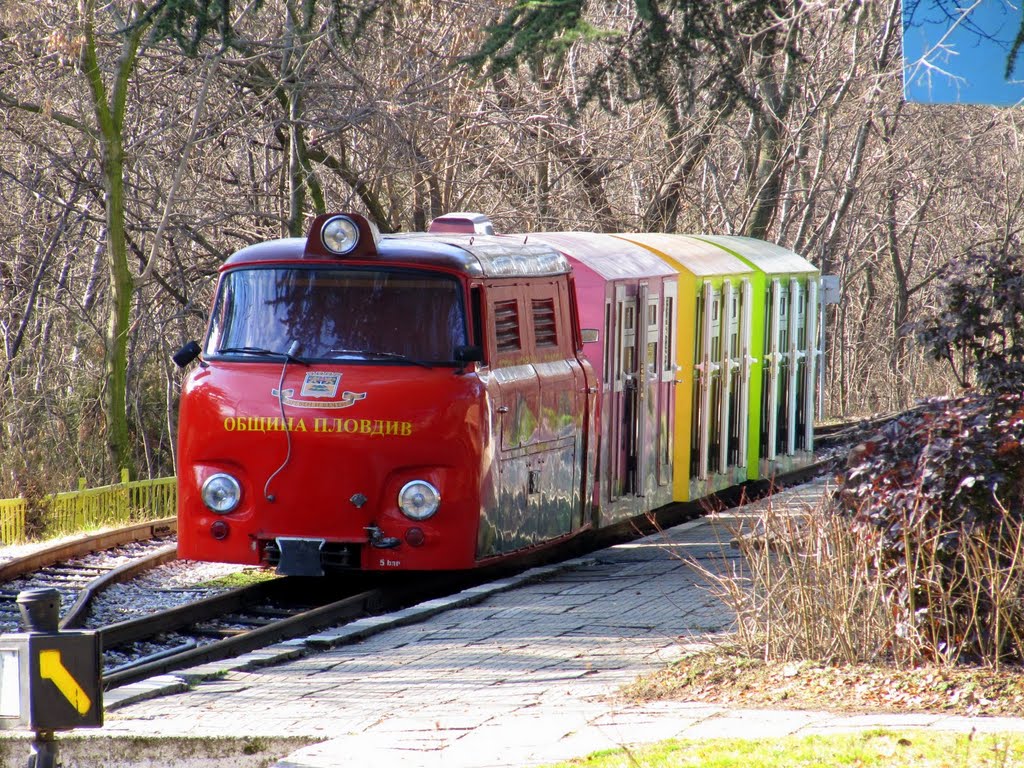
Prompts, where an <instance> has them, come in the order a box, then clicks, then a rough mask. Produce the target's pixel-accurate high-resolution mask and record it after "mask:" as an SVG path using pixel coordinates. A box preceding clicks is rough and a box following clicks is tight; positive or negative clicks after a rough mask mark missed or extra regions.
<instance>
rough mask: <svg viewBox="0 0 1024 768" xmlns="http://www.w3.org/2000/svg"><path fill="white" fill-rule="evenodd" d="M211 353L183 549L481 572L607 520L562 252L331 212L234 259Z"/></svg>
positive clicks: (332, 564) (206, 356) (587, 370)
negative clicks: (389, 229) (596, 496)
mask: <svg viewBox="0 0 1024 768" xmlns="http://www.w3.org/2000/svg"><path fill="white" fill-rule="evenodd" d="M199 352H200V349H199V348H198V346H197V345H192V346H191V347H189V348H188V349H186V350H184V351H183V352H182V353H179V355H178V356H176V361H177V362H178V363H179V364H182V365H183V364H187V363H188V362H189V361H190V359H192V358H194V357H195V355H196V354H198V353H199ZM201 353H202V360H201V363H200V365H199V366H198V367H197V369H196V370H194V371H193V372H192V373H191V374H190V375H189V376H188V378H187V380H186V382H185V384H184V386H183V390H182V396H181V406H180V425H181V426H180V434H179V446H178V463H179V468H180V470H179V500H178V504H179V525H178V553H179V556H180V557H183V558H190V559H196V560H213V561H221V562H234V563H247V564H254V565H256V564H262V565H267V566H274V567H276V568H277V569H278V571H279V572H280V573H282V574H288V575H320V574H323V573H324V572H325V571H331V570H336V569H346V568H355V569H363V570H426V569H460V568H469V567H473V566H475V565H477V564H479V563H481V562H484V561H489V560H493V559H494V558H497V557H500V556H503V555H506V554H508V553H511V552H514V551H517V550H521V549H523V548H525V547H532V546H536V545H538V544H542V543H545V542H550V541H553V540H557V539H559V538H562V537H565V536H569V535H572V534H574V533H575V532H577V531H579V530H580V529H581V528H583V527H585V526H586V525H588V524H589V521H590V519H589V515H588V514H587V511H588V510H589V509H590V508H591V493H592V489H593V487H594V471H595V462H596V449H595V445H594V443H593V440H594V424H593V419H594V413H595V409H596V392H597V387H596V382H595V378H594V372H593V370H592V369H591V366H590V364H589V363H588V362H587V361H586V359H585V358H584V357H583V355H582V342H581V336H580V328H579V321H578V318H577V311H576V301H575V295H574V286H573V275H572V272H571V270H570V267H569V264H568V262H567V260H566V259H565V258H564V257H563V256H562V255H560V254H559V253H558V252H557V251H555V250H553V249H552V248H551V247H549V246H545V245H541V244H533V243H529V242H527V243H523V242H521V241H513V240H511V239H507V238H497V237H493V236H488V235H478V234H444V235H430V236H424V235H419V236H415V235H414V236H388V237H381V236H380V235H379V234H378V232H377V231H376V228H375V227H373V226H372V224H370V222H368V221H367V220H366V219H365V218H363V217H361V216H358V215H355V214H338V215H327V216H320V217H318V218H317V219H316V220H315V221H314V222H313V225H312V229H311V232H310V235H309V237H308V238H306V239H300V238H290V239H284V240H277V241H272V242H267V243H260V244H257V245H253V246H250V247H247V248H244V249H242V250H241V251H239V252H237V253H235V254H234V255H233V256H231V257H230V258H229V259H228V260H227V261H226V262H225V263H224V265H223V267H222V268H221V275H220V282H219V286H218V290H217V296H216V299H215V302H214V306H213V312H212V316H211V320H210V326H209V330H208V333H207V337H206V341H205V344H204V345H203V347H202V349H201Z"/></svg>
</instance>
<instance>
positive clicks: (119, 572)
mask: <svg viewBox="0 0 1024 768" xmlns="http://www.w3.org/2000/svg"><path fill="white" fill-rule="evenodd" d="M177 559H178V545H177V544H169V545H167V546H166V547H162V548H161V549H159V550H157V551H156V552H153V553H152V554H149V555H146V556H145V557H138V558H135V559H134V560H131V561H130V562H127V563H125V564H124V565H120V566H118V567H117V568H114V569H113V570H112V571H108V572H107V573H104V574H102V575H100V576H97V577H96V578H95V579H93V580H92V581H90V582H89V583H88V584H86V585H85V586H84V587H83V588H82V589H81V590H79V592H78V597H77V598H76V599H75V602H74V604H73V605H72V606H71V608H70V610H69V611H68V612H67V613H66V614H65V615H64V618H62V619H61V620H60V629H62V630H63V629H77V628H79V627H81V626H82V624H83V623H84V622H85V618H86V616H88V614H89V607H90V606H91V604H92V601H93V600H94V599H95V598H96V596H97V595H99V594H100V593H101V592H103V591H104V590H105V589H107V588H108V587H110V586H111V585H113V584H120V583H121V582H125V581H129V580H131V579H134V578H135V577H136V576H138V575H139V574H140V573H145V572H146V571H149V570H152V569H153V568H158V567H159V566H161V565H164V564H166V563H169V562H171V561H172V560H177Z"/></svg>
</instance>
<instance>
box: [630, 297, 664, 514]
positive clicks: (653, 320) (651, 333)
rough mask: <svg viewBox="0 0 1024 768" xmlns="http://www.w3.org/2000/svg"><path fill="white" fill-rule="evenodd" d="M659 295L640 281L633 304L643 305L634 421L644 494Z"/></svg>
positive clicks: (651, 482) (653, 459) (656, 383)
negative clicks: (637, 392) (635, 416)
mask: <svg viewBox="0 0 1024 768" xmlns="http://www.w3.org/2000/svg"><path fill="white" fill-rule="evenodd" d="M659 301H660V299H659V297H658V296H652V295H651V294H650V292H649V288H648V285H647V284H646V283H641V284H640V285H639V287H638V290H637V306H638V307H643V310H644V314H643V318H642V325H641V328H642V329H643V330H642V332H643V343H642V344H639V345H638V347H637V370H638V371H639V372H640V375H639V379H640V381H639V385H640V390H639V398H638V411H637V415H638V417H639V418H638V421H637V469H636V477H637V482H636V489H635V492H636V495H637V496H646V495H647V492H648V491H651V490H653V489H654V487H655V485H656V484H657V470H658V455H659V451H658V442H659V439H662V436H661V435H660V434H659V432H658V412H659V410H661V409H662V407H663V406H662V405H661V404H660V400H661V398H660V396H659V395H660V390H661V374H660V371H659V363H660V360H661V356H660V355H659V354H658V344H659V343H660V342H661V312H660V308H659V306H658V304H659Z"/></svg>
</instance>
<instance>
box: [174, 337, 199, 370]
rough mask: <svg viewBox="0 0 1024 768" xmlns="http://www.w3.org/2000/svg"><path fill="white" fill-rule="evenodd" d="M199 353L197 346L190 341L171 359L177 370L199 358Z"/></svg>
mask: <svg viewBox="0 0 1024 768" xmlns="http://www.w3.org/2000/svg"><path fill="white" fill-rule="evenodd" d="M201 351H202V350H201V349H200V348H199V345H198V344H196V343H195V342H194V341H190V342H188V343H187V344H185V346H183V347H182V348H181V349H179V350H178V351H177V352H175V353H174V356H173V357H172V358H171V359H172V360H173V361H174V364H175V365H176V366H178V367H179V368H184V367H185V366H186V365H188V364H189V363H191V362H192V361H193V360H195V359H196V358H197V357H199V353H200V352H201Z"/></svg>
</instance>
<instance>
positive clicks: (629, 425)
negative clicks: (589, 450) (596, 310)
mask: <svg viewBox="0 0 1024 768" xmlns="http://www.w3.org/2000/svg"><path fill="white" fill-rule="evenodd" d="M613 315H614V325H615V327H614V336H613V338H614V339H615V362H614V367H613V371H612V373H613V381H614V412H613V413H612V422H611V423H612V442H611V445H610V446H609V457H608V458H609V465H610V467H611V469H612V478H611V498H612V499H616V498H618V497H620V496H625V495H632V494H634V493H635V492H636V471H637V441H638V439H639V434H638V427H639V424H638V422H639V419H638V412H639V410H638V406H639V403H638V396H639V392H640V387H639V383H638V381H637V376H638V372H639V371H638V368H637V332H636V331H637V301H636V298H633V297H627V296H626V286H624V285H617V286H616V287H615V310H614V313H613Z"/></svg>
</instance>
